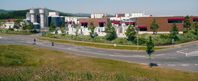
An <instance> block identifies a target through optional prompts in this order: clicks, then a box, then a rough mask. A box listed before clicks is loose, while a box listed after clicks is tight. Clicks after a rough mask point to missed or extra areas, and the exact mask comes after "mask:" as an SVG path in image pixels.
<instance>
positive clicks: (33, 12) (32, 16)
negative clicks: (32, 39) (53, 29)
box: [30, 9, 36, 23]
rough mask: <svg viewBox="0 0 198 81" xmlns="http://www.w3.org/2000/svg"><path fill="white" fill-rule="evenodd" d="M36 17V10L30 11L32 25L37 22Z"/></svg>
mask: <svg viewBox="0 0 198 81" xmlns="http://www.w3.org/2000/svg"><path fill="white" fill-rule="evenodd" d="M35 18H36V16H35V10H34V9H30V21H31V22H32V23H34V22H36V19H35Z"/></svg>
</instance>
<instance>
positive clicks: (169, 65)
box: [168, 64, 176, 66]
mask: <svg viewBox="0 0 198 81" xmlns="http://www.w3.org/2000/svg"><path fill="white" fill-rule="evenodd" d="M168 66H176V65H175V64H168Z"/></svg>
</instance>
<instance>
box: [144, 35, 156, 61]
mask: <svg viewBox="0 0 198 81" xmlns="http://www.w3.org/2000/svg"><path fill="white" fill-rule="evenodd" d="M146 46H147V47H146V53H147V54H148V55H149V62H150V63H151V54H152V53H153V52H154V43H153V39H152V37H151V36H149V40H148V41H147V44H146Z"/></svg>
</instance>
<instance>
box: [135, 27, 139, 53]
mask: <svg viewBox="0 0 198 81" xmlns="http://www.w3.org/2000/svg"><path fill="white" fill-rule="evenodd" d="M135 30H136V32H137V50H139V46H138V45H139V35H138V34H139V28H138V27H136V28H135Z"/></svg>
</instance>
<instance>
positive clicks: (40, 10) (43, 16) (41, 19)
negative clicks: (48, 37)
mask: <svg viewBox="0 0 198 81" xmlns="http://www.w3.org/2000/svg"><path fill="white" fill-rule="evenodd" d="M39 14H40V27H41V29H43V28H44V27H45V10H44V9H43V8H41V9H39Z"/></svg>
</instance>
